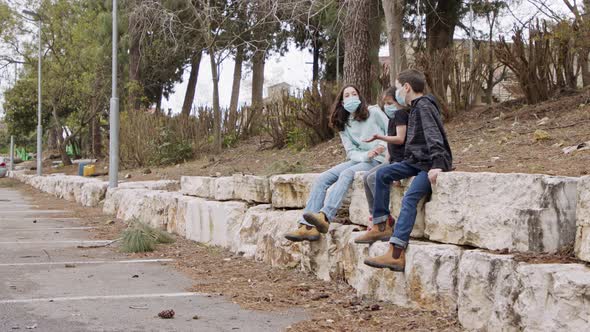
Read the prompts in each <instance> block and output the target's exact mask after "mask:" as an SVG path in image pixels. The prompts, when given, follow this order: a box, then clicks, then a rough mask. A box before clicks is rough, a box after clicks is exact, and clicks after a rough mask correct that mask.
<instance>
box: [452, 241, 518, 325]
mask: <svg viewBox="0 0 590 332" xmlns="http://www.w3.org/2000/svg"><path fill="white" fill-rule="evenodd" d="M516 266H517V263H516V262H515V261H514V260H513V257H512V256H509V255H495V254H491V253H487V252H484V251H480V250H474V251H466V252H464V253H463V256H462V258H461V261H460V263H459V276H458V279H459V285H458V288H459V300H458V304H459V311H458V313H459V322H460V323H461V325H463V327H464V328H466V329H467V330H471V331H490V332H491V331H517V330H518V328H517V323H518V317H517V316H516V315H515V312H514V307H513V303H514V298H515V297H516V296H517V295H518V293H517V289H516V288H517V285H518V277H517V275H516Z"/></svg>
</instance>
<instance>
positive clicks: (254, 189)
mask: <svg viewBox="0 0 590 332" xmlns="http://www.w3.org/2000/svg"><path fill="white" fill-rule="evenodd" d="M233 179H234V195H235V198H236V199H238V200H242V201H246V202H249V203H270V196H271V195H270V182H269V180H268V178H267V177H264V176H254V175H241V174H234V175H233Z"/></svg>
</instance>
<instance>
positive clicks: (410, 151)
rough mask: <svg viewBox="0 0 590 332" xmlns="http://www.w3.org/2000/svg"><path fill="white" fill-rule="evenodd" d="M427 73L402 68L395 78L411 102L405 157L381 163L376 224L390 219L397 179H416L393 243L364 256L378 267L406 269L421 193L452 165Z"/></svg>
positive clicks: (400, 95) (400, 96)
mask: <svg viewBox="0 0 590 332" xmlns="http://www.w3.org/2000/svg"><path fill="white" fill-rule="evenodd" d="M425 85H426V80H425V77H424V74H423V73H421V72H419V71H417V70H414V69H409V70H405V71H403V72H401V73H400V74H399V75H398V78H397V81H396V88H397V91H396V99H397V101H398V102H399V103H400V104H402V105H404V106H407V105H408V106H410V108H411V109H410V116H409V119H408V129H407V136H406V148H405V153H404V161H402V162H400V163H395V164H391V165H388V166H384V167H382V168H381V169H380V170H379V171H377V175H376V177H377V180H376V186H375V201H374V205H373V224H375V225H378V224H380V223H385V222H387V221H388V220H391V219H392V217H391V215H390V211H389V194H390V187H391V184H392V183H393V182H394V181H399V180H402V179H406V178H410V177H412V176H414V177H415V178H414V180H413V181H412V184H411V185H410V188H409V189H408V191H407V192H406V194H405V195H404V198H403V200H402V207H401V210H400V214H399V218H398V219H397V222H396V224H395V228H394V231H393V236H392V237H391V239H390V240H389V242H390V244H391V245H390V247H389V250H388V251H387V253H386V254H385V255H383V256H378V257H373V258H369V259H367V260H365V264H367V265H369V266H372V267H377V268H389V269H392V270H394V271H403V270H404V267H405V250H406V247H407V246H408V241H409V240H410V233H411V232H412V228H413V227H414V223H415V221H416V207H417V205H418V202H419V201H420V199H422V197H424V196H426V195H428V194H430V193H431V192H432V188H431V184H435V183H436V177H437V175H438V174H439V173H440V172H447V171H450V170H451V167H452V154H451V148H450V146H449V143H448V140H447V136H446V133H445V130H444V128H443V125H442V120H441V115H440V112H439V110H438V107H437V105H436V103H435V101H434V100H433V98H432V97H430V96H424V87H425Z"/></svg>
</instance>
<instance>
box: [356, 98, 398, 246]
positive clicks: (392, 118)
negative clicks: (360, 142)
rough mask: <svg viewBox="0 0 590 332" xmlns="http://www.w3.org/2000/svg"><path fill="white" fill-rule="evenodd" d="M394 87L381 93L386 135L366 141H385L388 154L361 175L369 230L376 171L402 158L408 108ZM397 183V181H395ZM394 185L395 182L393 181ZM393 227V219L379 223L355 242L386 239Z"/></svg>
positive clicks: (376, 136)
mask: <svg viewBox="0 0 590 332" xmlns="http://www.w3.org/2000/svg"><path fill="white" fill-rule="evenodd" d="M395 92H396V88H395V87H391V88H389V89H387V90H385V92H384V93H383V104H384V106H383V109H384V110H385V114H387V116H388V117H389V125H388V128H387V136H383V135H380V134H374V135H373V137H371V138H369V139H367V140H366V141H367V142H372V141H374V140H381V141H384V142H386V143H387V152H388V155H389V158H388V160H387V161H388V162H387V163H383V164H381V165H379V166H377V167H375V168H373V169H372V170H370V171H368V172H367V173H366V174H365V175H364V177H363V183H364V186H365V196H366V197H367V204H368V207H369V212H370V214H371V217H369V230H371V229H372V218H373V217H372V215H373V202H374V197H375V178H376V175H377V171H378V170H380V169H381V168H383V167H385V166H388V165H389V164H393V163H397V162H401V161H403V160H404V151H405V140H406V130H407V127H408V116H409V114H408V109H407V108H405V107H402V106H401V105H400V104H399V103H398V102H397V101H396V96H395ZM397 184H398V185H399V182H397ZM394 185H395V183H394ZM392 228H393V220H391V222H389V223H380V224H378V225H377V226H376V231H375V232H366V233H365V234H364V235H363V236H360V237H358V238H356V239H355V242H356V243H368V244H371V243H373V242H375V241H379V240H381V241H387V240H389V237H390V236H391V233H392Z"/></svg>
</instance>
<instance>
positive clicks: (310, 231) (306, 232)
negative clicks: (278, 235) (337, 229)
mask: <svg viewBox="0 0 590 332" xmlns="http://www.w3.org/2000/svg"><path fill="white" fill-rule="evenodd" d="M285 238H286V239H287V240H289V241H293V242H301V241H317V240H319V239H320V232H318V230H317V229H316V228H315V227H311V226H307V225H303V224H301V225H299V228H297V230H295V231H292V232H289V233H287V234H285Z"/></svg>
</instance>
